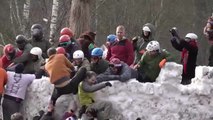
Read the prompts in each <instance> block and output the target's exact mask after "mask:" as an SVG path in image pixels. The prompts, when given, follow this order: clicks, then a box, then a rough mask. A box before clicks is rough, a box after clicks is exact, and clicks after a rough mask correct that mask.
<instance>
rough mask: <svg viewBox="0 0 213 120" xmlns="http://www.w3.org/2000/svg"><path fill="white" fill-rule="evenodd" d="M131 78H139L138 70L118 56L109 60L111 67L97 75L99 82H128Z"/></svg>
mask: <svg viewBox="0 0 213 120" xmlns="http://www.w3.org/2000/svg"><path fill="white" fill-rule="evenodd" d="M131 78H137V72H136V70H133V69H132V68H130V67H129V66H128V65H127V64H126V63H124V62H123V61H120V60H119V59H118V58H112V59H111V60H110V62H109V67H108V68H107V70H106V71H105V72H104V73H101V74H99V75H98V76H97V82H98V83H99V82H103V81H110V80H119V81H121V82H126V81H128V80H129V79H131Z"/></svg>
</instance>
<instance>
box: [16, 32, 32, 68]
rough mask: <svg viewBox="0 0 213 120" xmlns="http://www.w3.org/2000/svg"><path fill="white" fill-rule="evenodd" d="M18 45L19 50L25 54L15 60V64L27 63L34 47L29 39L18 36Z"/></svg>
mask: <svg viewBox="0 0 213 120" xmlns="http://www.w3.org/2000/svg"><path fill="white" fill-rule="evenodd" d="M15 42H16V45H17V47H18V49H19V50H21V51H22V52H23V53H22V55H21V56H19V57H16V58H15V59H14V60H13V63H14V64H16V63H23V64H24V63H25V62H27V60H28V59H29V54H30V50H31V49H32V48H33V46H32V45H31V44H30V43H28V42H27V39H26V37H25V36H24V35H17V36H16V40H15Z"/></svg>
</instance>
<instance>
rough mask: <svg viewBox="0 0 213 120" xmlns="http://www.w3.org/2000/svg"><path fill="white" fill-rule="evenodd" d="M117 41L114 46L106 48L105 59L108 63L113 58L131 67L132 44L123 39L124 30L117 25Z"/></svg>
mask: <svg viewBox="0 0 213 120" xmlns="http://www.w3.org/2000/svg"><path fill="white" fill-rule="evenodd" d="M116 36H117V39H116V41H115V43H114V44H112V45H110V46H109V47H108V52H107V57H106V59H107V60H108V61H110V60H111V59H113V58H118V59H120V60H121V61H123V62H125V63H127V64H128V65H131V64H132V63H133V61H134V51H133V46H132V43H131V42H130V41H129V40H128V39H127V38H126V37H125V28H124V26H123V25H119V26H118V27H117V28H116Z"/></svg>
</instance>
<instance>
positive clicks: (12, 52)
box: [0, 44, 22, 69]
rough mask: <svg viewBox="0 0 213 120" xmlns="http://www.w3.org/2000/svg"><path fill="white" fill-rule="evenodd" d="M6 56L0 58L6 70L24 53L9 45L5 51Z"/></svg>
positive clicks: (5, 47)
mask: <svg viewBox="0 0 213 120" xmlns="http://www.w3.org/2000/svg"><path fill="white" fill-rule="evenodd" d="M3 53H4V55H3V56H2V57H1V58H0V59H1V61H0V62H2V68H4V69H6V68H7V67H8V66H9V65H10V64H11V63H12V62H13V60H14V59H15V58H16V57H19V56H21V54H22V52H21V51H20V50H18V49H16V48H15V47H14V46H13V45H12V44H7V45H5V46H4V49H3Z"/></svg>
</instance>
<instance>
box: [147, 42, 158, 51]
mask: <svg viewBox="0 0 213 120" xmlns="http://www.w3.org/2000/svg"><path fill="white" fill-rule="evenodd" d="M146 50H147V51H148V52H151V51H155V50H160V44H159V42H158V41H150V42H149V43H148V44H147V46H146Z"/></svg>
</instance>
